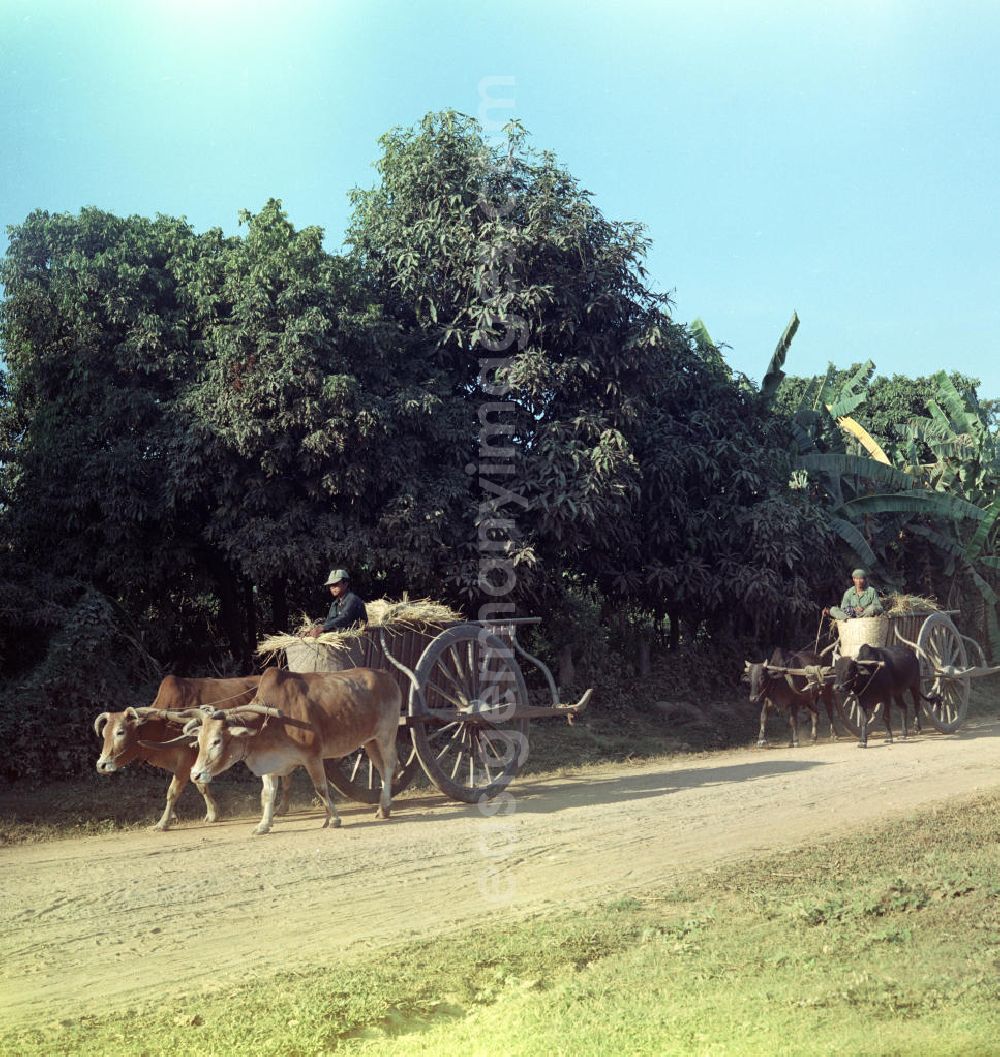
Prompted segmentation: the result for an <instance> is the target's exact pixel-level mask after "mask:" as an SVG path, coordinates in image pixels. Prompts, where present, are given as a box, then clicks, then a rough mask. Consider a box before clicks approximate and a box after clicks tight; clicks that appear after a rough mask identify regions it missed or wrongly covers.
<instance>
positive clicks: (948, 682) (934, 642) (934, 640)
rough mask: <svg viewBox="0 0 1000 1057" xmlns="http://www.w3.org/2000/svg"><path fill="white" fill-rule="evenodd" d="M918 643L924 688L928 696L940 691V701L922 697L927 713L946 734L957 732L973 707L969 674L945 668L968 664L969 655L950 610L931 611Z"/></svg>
mask: <svg viewBox="0 0 1000 1057" xmlns="http://www.w3.org/2000/svg"><path fill="white" fill-rule="evenodd" d="M917 645H918V646H919V647H920V649H921V650H922V651H923V653H922V654H918V656H920V689H921V690H922V691H923V692H924V693H925V694H926V695H928V696H930V695H931V694H939V695H940V696H941V698H942V702H941V704H940V705H931V704H929V703H928V702H927V701H921V705H922V706H923V709H924V715H925V716H926V717H927V719H928V721H929V722H930V723H931V725H932V726H934V727H935V728H936V729H937V730H939V731H941V733H942V734H954V733H955V731H956V730H958V728H959V727H960V726H961V725H962V722H963V721H964V719H965V715H966V713H967V712H968V710H969V693H970V682H971V680H970V679H969V676H967V675H964V676H954V675H947V674H945V673H944V672H942V670H941V669H943V668H949V667H954V668H967V667H968V665H969V659H968V655H967V654H966V652H965V643H964V642H962V636H961V635H959V633H958V629H957V628H956V627H955V625H954V624H953V623H952V622H951V617H949V616H948V615H947V614H946V613H931V615H930V616H929V617H928V618H927V619H926V620H925V621H924V622H923V624H922V625H921V628H920V634H919V635H918V636H917Z"/></svg>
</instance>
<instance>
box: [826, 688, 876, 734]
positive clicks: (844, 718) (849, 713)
mask: <svg viewBox="0 0 1000 1057" xmlns="http://www.w3.org/2000/svg"><path fill="white" fill-rule="evenodd" d="M834 706H835V707H836V709H837V718H838V719H839V720H840V722H841V723H842V724H843V725H844V727H846V728H847V730H848V731H849V732H850V733H851V734H853V735H854V737H856V738H860V737H861V724H862V723H864V722H865V710H864V709H863V708H862V707H861V702H860V701H859V700H858V698H857V695H856V694H849V695H848V696H847V698H846V699H844V700H843V701H842V700H841V699H840V696H839V695H838V696H837V698H836V700H835V701H834ZM881 712H882V704H881V702H879V704H877V705H876V706H875V708H874V709H872V714H871V716H869V717H868V733H869V734H870V733H871V731H872V729H873V728H874V726H875V720H876V719H877V718H878V716H879V715H880V714H881Z"/></svg>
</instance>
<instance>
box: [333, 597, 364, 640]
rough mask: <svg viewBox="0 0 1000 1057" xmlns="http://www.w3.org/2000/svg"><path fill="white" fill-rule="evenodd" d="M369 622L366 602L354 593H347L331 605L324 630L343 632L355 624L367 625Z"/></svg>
mask: <svg viewBox="0 0 1000 1057" xmlns="http://www.w3.org/2000/svg"><path fill="white" fill-rule="evenodd" d="M367 621H368V614H367V612H366V611H365V604H364V602H362V601H361V599H360V598H358V596H357V595H356V594H355V593H354V592H353V591H346V592H345V593H344V594H342V595H341V596H340V598H335V599H334V600H333V601H332V602H331V603H330V612H329V613H327V615H326V620H324V621H323V630H324V631H343V630H344V628H353V627H354V625H355V624H365V623H367Z"/></svg>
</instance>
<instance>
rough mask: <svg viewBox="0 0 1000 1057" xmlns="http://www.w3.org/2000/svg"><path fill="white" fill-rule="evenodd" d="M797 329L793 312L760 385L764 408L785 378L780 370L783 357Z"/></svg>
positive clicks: (797, 318) (796, 320)
mask: <svg viewBox="0 0 1000 1057" xmlns="http://www.w3.org/2000/svg"><path fill="white" fill-rule="evenodd" d="M798 329H799V317H798V315H797V314H796V313H795V312H793V313H792V318H791V319H790V320H789V321H788V326H787V327H785V329H784V332H783V333H782V335H781V337H780V339H779V340H778V345H777V348H776V349H775V350H774V355H773V356H772V357H771V362H770V363H769V364H768V365H767V372H766V373H765V374H764V380H763V381H762V382H761V384H760V397H761V400H762V401H763V403H764V405H765V406H767V405H768V404H770V402H771V401H772V400H773V399H774V394H775V393H776V392H777V391H778V386H779V385H781V379H782V378H784V377H785V372H784V371H783V370H782V369H781V368H782V367H783V366H784V363H785V357H786V356H787V355H788V349H789V347H790V346H791V344H792V338H794V337H795V332H796V331H797V330H798Z"/></svg>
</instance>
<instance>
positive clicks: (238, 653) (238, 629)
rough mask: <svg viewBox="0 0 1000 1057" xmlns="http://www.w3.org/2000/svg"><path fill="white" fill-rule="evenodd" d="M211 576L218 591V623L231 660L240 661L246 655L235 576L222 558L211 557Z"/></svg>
mask: <svg viewBox="0 0 1000 1057" xmlns="http://www.w3.org/2000/svg"><path fill="white" fill-rule="evenodd" d="M212 575H213V577H214V578H215V583H216V586H217V588H218V591H219V623H220V624H221V625H222V633H223V634H224V635H225V636H226V639H227V641H228V642H229V652H230V653H231V654H232V656H233V660H236V661H242V659H243V657H244V655H245V654H246V646H245V643H244V641H243V621H242V620H241V619H240V604H239V593H238V586H239V585H238V583H237V580H236V574H235V573H234V572H233V570H232V569H231V568H230V567H229V564H228V563H227V562H226V561H225V559H224V558H222V557H221V556H218V555H213V560H212Z"/></svg>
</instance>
